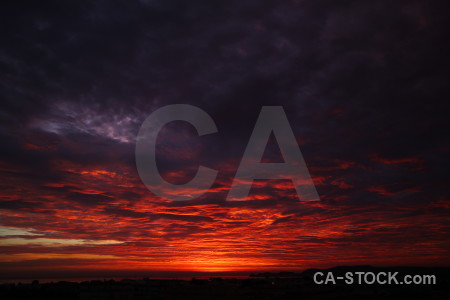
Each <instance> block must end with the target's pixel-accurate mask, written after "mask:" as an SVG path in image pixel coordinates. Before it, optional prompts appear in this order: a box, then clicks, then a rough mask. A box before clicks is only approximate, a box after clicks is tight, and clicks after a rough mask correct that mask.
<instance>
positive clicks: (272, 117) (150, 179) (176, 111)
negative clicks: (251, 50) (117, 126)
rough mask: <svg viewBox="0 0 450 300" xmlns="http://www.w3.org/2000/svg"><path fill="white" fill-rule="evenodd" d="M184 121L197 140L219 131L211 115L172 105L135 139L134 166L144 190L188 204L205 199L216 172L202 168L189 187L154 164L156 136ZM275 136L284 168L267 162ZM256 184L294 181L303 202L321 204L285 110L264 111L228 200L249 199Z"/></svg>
mask: <svg viewBox="0 0 450 300" xmlns="http://www.w3.org/2000/svg"><path fill="white" fill-rule="evenodd" d="M178 120H180V121H186V122H189V123H190V124H192V126H194V128H195V129H196V130H197V133H198V135H199V136H202V135H207V134H214V133H216V132H218V129H217V127H216V124H215V122H214V120H213V119H212V118H211V116H210V115H209V114H208V113H207V112H205V111H204V110H202V109H200V108H198V107H196V106H192V105H187V104H174V105H168V106H164V107H161V108H159V109H157V110H155V111H154V112H153V113H152V114H150V116H148V117H147V119H146V120H145V121H144V122H143V124H142V126H141V128H140V130H139V133H138V136H137V139H136V166H137V170H138V173H139V176H140V178H141V180H142V182H143V183H144V184H145V186H146V187H147V188H148V189H149V190H150V191H151V192H153V193H154V194H155V195H157V196H160V197H162V198H166V199H169V200H174V201H182V200H190V199H194V198H198V197H200V196H201V195H203V194H205V193H206V192H207V191H208V189H209V188H211V186H212V185H213V183H214V181H215V179H216V177H217V174H218V170H213V169H210V168H207V167H204V166H201V165H199V167H198V170H197V174H196V175H195V177H194V178H193V179H192V180H191V181H190V182H187V183H185V184H172V183H169V182H167V181H166V180H164V178H163V177H162V176H161V174H160V173H159V170H158V168H157V164H156V140H157V135H158V132H159V131H160V130H161V129H162V128H163V127H164V126H165V125H166V124H167V123H169V122H172V121H178ZM271 134H273V135H274V136H275V138H276V140H277V143H278V147H279V149H280V151H281V154H282V156H283V160H284V162H282V163H263V162H261V159H262V157H263V154H264V150H265V148H266V145H267V143H268V141H269V138H270V135H271ZM255 179H290V180H291V181H292V183H293V184H294V187H295V190H296V192H297V194H298V196H299V199H300V200H301V201H318V200H320V199H319V195H318V194H317V190H316V187H315V186H314V183H313V181H312V179H311V176H310V174H309V171H308V168H307V166H306V163H305V161H304V159H303V155H302V153H301V151H300V148H299V146H298V144H297V140H296V138H295V135H294V133H293V131H292V128H291V126H290V124H289V121H288V119H287V116H286V113H285V111H284V109H283V107H282V106H263V107H262V108H261V111H260V114H259V117H258V119H257V121H256V124H255V127H254V129H253V132H252V134H251V136H250V138H249V142H248V144H247V147H246V149H245V152H244V154H243V157H242V160H241V162H240V165H239V168H238V170H237V172H236V175H235V177H234V180H233V183H232V185H231V188H230V190H229V193H228V196H227V200H229V201H240V200H246V198H247V197H248V194H249V192H250V189H251V187H252V184H253V180H255Z"/></svg>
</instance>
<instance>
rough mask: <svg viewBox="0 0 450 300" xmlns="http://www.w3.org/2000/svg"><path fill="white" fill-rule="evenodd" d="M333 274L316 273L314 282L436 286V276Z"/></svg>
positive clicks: (386, 273)
mask: <svg viewBox="0 0 450 300" xmlns="http://www.w3.org/2000/svg"><path fill="white" fill-rule="evenodd" d="M339 275H340V276H338V275H336V274H334V273H333V272H325V273H324V272H316V273H314V276H313V280H314V283H315V284H322V285H329V284H339V283H340V284H342V283H343V284H348V285H350V284H369V285H370V284H381V285H384V284H386V285H402V284H405V285H420V284H422V285H434V284H436V275H419V274H416V275H410V274H406V275H403V276H402V275H400V274H399V272H345V274H343V275H342V274H339Z"/></svg>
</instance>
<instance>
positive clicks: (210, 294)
mask: <svg viewBox="0 0 450 300" xmlns="http://www.w3.org/2000/svg"><path fill="white" fill-rule="evenodd" d="M317 271H320V272H322V273H323V274H327V272H333V275H334V276H341V275H345V273H346V272H360V271H364V272H374V273H376V272H399V274H400V275H404V274H434V275H435V276H436V279H437V280H436V284H432V285H423V284H421V285H405V284H403V285H401V284H398V285H387V284H376V283H374V284H357V283H354V284H351V285H346V284H345V283H344V282H336V284H333V283H332V282H330V283H329V284H326V285H325V284H321V285H319V284H316V283H315V282H314V281H313V276H314V274H315V273H316V272H317ZM321 278H322V279H325V276H324V277H321ZM399 278H401V276H399ZM0 299H5V300H9V299H14V300H16V299H17V300H21V299H30V300H31V299H33V300H34V299H36V300H37V299H42V300H53V299H58V300H59V299H61V300H72V299H73V300H75V299H76V300H78V299H80V300H94V299H95V300H106V299H108V300H109V299H111V300H138V299H139V300H144V299H450V269H449V268H410V267H409V268H373V267H336V268H332V269H327V270H306V271H304V272H303V273H286V272H283V273H262V274H252V275H251V276H250V278H248V279H222V278H219V277H212V278H209V279H195V278H193V279H192V280H190V281H187V280H171V279H167V280H163V279H148V278H144V279H141V280H131V279H123V280H120V281H114V280H107V281H85V282H80V283H76V282H67V281H60V282H56V283H53V282H52V283H43V284H40V283H39V282H38V281H37V280H36V281H34V282H33V283H29V284H22V283H16V284H2V285H0Z"/></svg>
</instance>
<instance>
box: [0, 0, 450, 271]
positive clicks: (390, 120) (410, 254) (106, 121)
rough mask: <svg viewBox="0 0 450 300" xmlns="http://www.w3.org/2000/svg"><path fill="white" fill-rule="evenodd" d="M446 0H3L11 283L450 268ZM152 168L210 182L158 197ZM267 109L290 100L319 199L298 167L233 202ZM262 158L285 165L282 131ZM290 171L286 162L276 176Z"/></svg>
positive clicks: (0, 126)
mask: <svg viewBox="0 0 450 300" xmlns="http://www.w3.org/2000/svg"><path fill="white" fill-rule="evenodd" d="M448 11H450V10H449V5H448V2H447V1H438V0H428V1H384V0H381V1H373V2H368V1H356V0H354V1H351V0H346V1H339V2H337V1H331V0H328V1H326V0H315V1H302V0H293V1H252V0H240V1H234V0H231V1H196V0H194V1H180V0H164V1H163V0H142V1H106V0H103V1H64V2H62V1H24V2H21V3H18V2H10V3H8V4H4V5H3V8H2V10H1V12H0V15H1V17H0V20H1V21H0V22H1V24H2V25H1V26H0V32H1V37H2V38H1V44H0V140H1V147H0V190H1V193H0V277H1V278H12V277H20V276H22V277H25V276H36V277H39V276H50V275H54V276H61V277H62V276H66V275H67V276H68V275H74V274H75V275H80V276H81V275H88V274H93V273H95V272H97V273H95V274H122V273H125V272H128V273H127V274H131V273H133V272H135V273H136V272H141V273H146V272H147V273H148V274H156V273H158V272H216V273H217V272H234V273H239V272H242V273H246V272H259V271H281V270H287V271H299V270H303V269H306V268H312V267H332V266H336V265H376V266H398V265H419V266H443V265H445V266H450V240H449V236H450V235H449V233H450V219H449V213H450V200H449V198H448V195H449V193H448V191H449V189H448V186H449V185H450V175H449V173H448V166H449V158H448V153H449V150H450V143H449V139H448V137H449V118H448V108H449V106H450V105H449V104H448V99H450V98H449V96H450V93H449V88H448V87H449V79H450V78H449V77H450V74H449V68H450V59H449V55H448V53H450V44H449V42H448V37H449V35H450V32H449V31H450V24H449V23H450V18H449V17H448ZM171 104H189V105H193V106H196V107H199V108H201V109H202V110H204V111H205V112H206V113H207V114H209V115H210V116H211V118H212V119H213V120H214V122H215V124H216V125H217V129H218V132H217V133H214V134H210V135H205V136H198V135H197V133H196V131H195V129H194V128H193V127H192V125H190V124H189V123H186V122H183V121H175V122H171V123H168V124H167V125H166V126H165V127H164V128H163V129H162V130H161V131H160V132H159V133H158V134H157V163H158V168H159V170H160V172H161V174H162V176H163V178H165V179H166V180H167V181H168V182H171V183H174V184H181V183H186V182H189V181H190V180H191V179H192V178H193V177H194V176H195V174H196V171H197V168H198V166H199V165H203V166H207V167H209V168H212V169H215V170H217V171H218V176H217V178H216V180H215V183H214V184H213V186H212V187H211V188H210V190H209V191H208V192H207V193H205V194H204V195H202V196H200V197H198V198H196V199H192V200H185V201H171V200H168V199H164V198H160V197H158V196H156V195H154V194H153V193H152V192H151V191H149V190H148V189H147V188H146V187H145V185H144V183H143V182H142V181H141V179H140V177H139V174H138V172H137V168H136V161H135V142H136V136H137V134H138V131H139V128H140V126H141V124H142V123H143V121H144V120H145V119H146V118H147V117H148V116H149V115H150V114H151V113H152V112H154V111H156V110H157V109H159V108H161V107H164V106H166V105H171ZM263 106H282V107H283V108H284V111H285V112H286V115H287V118H288V120H289V124H290V126H291V128H292V131H293V133H294V135H295V138H296V140H297V143H298V146H299V149H300V150H301V153H302V154H303V157H304V160H305V162H306V165H307V167H308V169H309V172H310V174H311V177H312V180H313V182H314V184H315V186H316V189H317V192H318V194H319V197H320V201H312V202H304V201H301V195H297V193H296V191H295V189H294V187H293V184H292V182H291V181H290V180H289V179H270V180H255V181H254V182H253V185H252V189H251V191H250V194H249V196H248V198H247V199H246V200H245V201H227V200H226V198H227V194H228V192H229V189H230V186H231V183H232V181H233V178H234V175H235V173H236V170H237V168H238V166H239V164H240V161H241V159H242V157H243V154H244V151H245V148H246V146H247V143H248V141H249V139H250V136H251V134H252V131H253V129H254V126H255V124H256V121H257V119H258V115H259V113H260V111H261V109H262V107H263ZM264 153H265V154H264V157H263V159H262V162H273V163H277V162H282V160H283V158H282V157H281V155H280V150H279V148H278V145H277V138H276V137H274V136H272V137H271V139H270V140H269V142H268V144H267V148H266V149H265V152H264ZM281 177H282V176H281Z"/></svg>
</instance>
